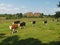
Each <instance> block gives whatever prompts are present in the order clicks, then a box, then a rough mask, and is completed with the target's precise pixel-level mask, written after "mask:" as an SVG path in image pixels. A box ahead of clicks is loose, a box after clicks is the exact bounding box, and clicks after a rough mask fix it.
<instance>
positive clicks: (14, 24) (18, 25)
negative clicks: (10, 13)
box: [9, 20, 59, 34]
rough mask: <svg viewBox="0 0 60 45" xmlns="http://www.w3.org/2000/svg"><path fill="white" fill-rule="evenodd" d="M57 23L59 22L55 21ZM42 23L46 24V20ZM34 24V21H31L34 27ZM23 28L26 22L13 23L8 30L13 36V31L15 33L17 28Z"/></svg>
mask: <svg viewBox="0 0 60 45" xmlns="http://www.w3.org/2000/svg"><path fill="white" fill-rule="evenodd" d="M53 21H54V20H53ZM57 21H59V20H57ZM43 23H44V24H47V20H44V21H43ZM35 24H36V21H32V25H35ZM25 26H26V22H20V21H14V22H13V24H12V25H11V26H9V28H10V30H11V32H12V34H13V33H14V32H15V31H17V30H16V29H17V28H18V27H21V29H23V28H24V27H25Z"/></svg>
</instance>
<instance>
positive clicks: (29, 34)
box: [0, 18, 60, 45]
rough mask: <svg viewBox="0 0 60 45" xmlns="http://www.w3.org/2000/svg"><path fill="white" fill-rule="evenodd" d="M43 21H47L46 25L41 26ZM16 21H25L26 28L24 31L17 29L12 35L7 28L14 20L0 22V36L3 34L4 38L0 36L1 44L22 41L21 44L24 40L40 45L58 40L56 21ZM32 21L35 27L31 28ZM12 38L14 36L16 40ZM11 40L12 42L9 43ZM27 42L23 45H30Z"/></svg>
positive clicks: (59, 26) (59, 33) (59, 29)
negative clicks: (40, 44)
mask: <svg viewBox="0 0 60 45" xmlns="http://www.w3.org/2000/svg"><path fill="white" fill-rule="evenodd" d="M45 19H46V20H47V21H48V23H47V25H44V24H43V20H45ZM17 20H20V21H25V22H26V26H25V28H24V29H20V27H19V28H18V29H17V30H18V32H17V33H14V34H13V35H12V34H11V31H10V30H9V26H10V25H11V24H12V22H13V21H14V20H0V34H1V33H4V34H5V36H3V35H2V37H0V43H2V42H3V43H4V44H3V45H5V44H6V45H8V44H7V43H6V41H5V42H4V40H7V42H8V43H12V42H13V41H14V40H20V41H21V40H22V41H21V42H22V43H23V42H24V41H25V40H28V39H29V40H31V42H32V41H33V40H35V39H36V40H39V41H41V42H42V43H49V42H51V41H59V40H60V22H57V21H56V19H55V21H52V19H51V18H22V19H17ZM33 20H36V24H35V26H32V24H31V21H33ZM13 36H15V37H16V39H15V37H13ZM17 36H18V37H17ZM9 37H10V38H9ZM7 38H8V39H7ZM11 38H12V41H11V42H9V41H10V40H11ZM23 40H24V41H23ZM29 40H28V41H25V43H26V44H25V45H32V44H31V43H29ZM37 42H38V41H37ZM41 42H40V43H41ZM13 45H16V44H13ZM20 45H24V44H20ZM34 45H36V44H34ZM38 45H39V44H38Z"/></svg>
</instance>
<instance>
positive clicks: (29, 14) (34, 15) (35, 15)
mask: <svg viewBox="0 0 60 45" xmlns="http://www.w3.org/2000/svg"><path fill="white" fill-rule="evenodd" d="M24 16H26V17H39V16H40V13H32V12H27V13H24Z"/></svg>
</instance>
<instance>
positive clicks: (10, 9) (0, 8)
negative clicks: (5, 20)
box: [0, 3, 20, 14]
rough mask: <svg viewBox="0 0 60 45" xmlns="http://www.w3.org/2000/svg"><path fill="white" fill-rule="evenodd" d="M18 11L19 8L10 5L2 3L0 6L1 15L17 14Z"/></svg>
mask: <svg viewBox="0 0 60 45" xmlns="http://www.w3.org/2000/svg"><path fill="white" fill-rule="evenodd" d="M19 10H20V9H19V8H16V7H14V6H13V5H11V4H3V3H1V4H0V13H3V14H4V13H11V14H14V13H17V12H19Z"/></svg>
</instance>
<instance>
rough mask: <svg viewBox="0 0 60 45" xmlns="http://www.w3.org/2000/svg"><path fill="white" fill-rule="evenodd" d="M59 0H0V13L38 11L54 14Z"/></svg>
mask: <svg viewBox="0 0 60 45" xmlns="http://www.w3.org/2000/svg"><path fill="white" fill-rule="evenodd" d="M58 2H59V0H0V13H11V14H14V13H20V12H21V13H25V12H40V13H44V14H55V12H56V11H58V10H60V8H58V7H57V4H58Z"/></svg>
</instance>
